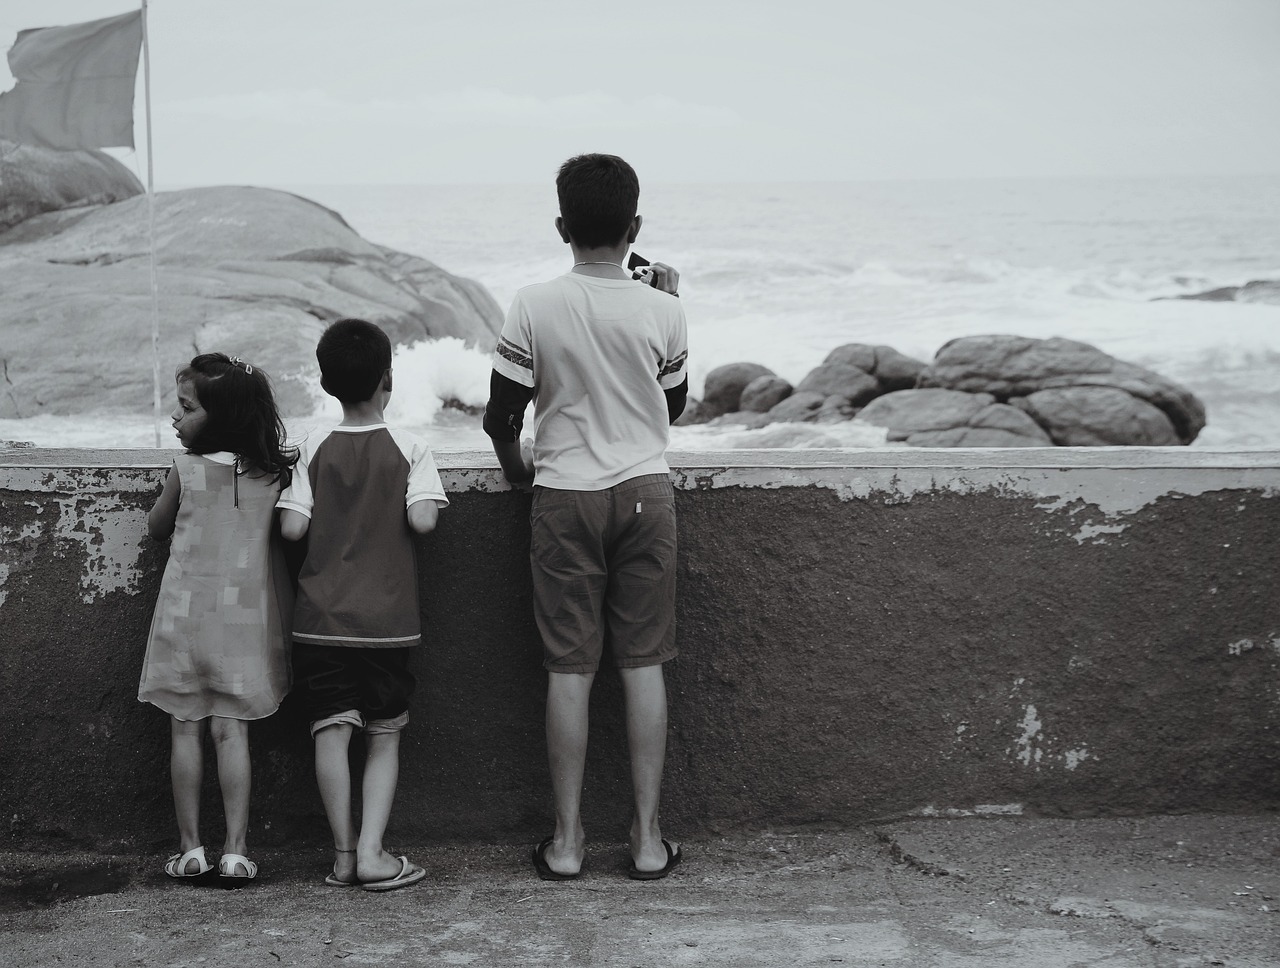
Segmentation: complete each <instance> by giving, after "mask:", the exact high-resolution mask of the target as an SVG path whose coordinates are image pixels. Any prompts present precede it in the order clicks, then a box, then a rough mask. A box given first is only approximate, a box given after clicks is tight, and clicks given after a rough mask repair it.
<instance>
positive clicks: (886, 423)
mask: <svg viewBox="0 0 1280 968" xmlns="http://www.w3.org/2000/svg"><path fill="white" fill-rule="evenodd" d="M993 403H995V397H993V396H991V394H989V393H963V392H961V391H959V390H939V389H931V390H896V391H894V392H893V393H886V394H885V395H884V396H882V397H877V398H876V399H875V400H872V401H871V402H870V403H869V404H867V405H866V406H865V407H863V408H862V410H861V411H860V412H859V413H858V416H857V417H856V418H855V419H856V420H858V421H859V422H861V423H868V424H873V425H874V426H876V427H884V428H885V429H886V430H887V431H888V439H889V440H891V441H893V440H906V439H907V438H908V437H910V436H911V435H912V434H915V433H920V432H922V431H929V430H951V429H954V428H956V427H967V426H969V421H970V420H971V419H973V417H975V416H976V415H977V414H978V413H979V412H981V411H982V410H983V409H984V408H986V407H988V406H990V405H991V404H993Z"/></svg>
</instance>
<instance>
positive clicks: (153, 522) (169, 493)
mask: <svg viewBox="0 0 1280 968" xmlns="http://www.w3.org/2000/svg"><path fill="white" fill-rule="evenodd" d="M181 495H182V481H181V479H180V478H179V477H178V469H177V468H176V467H170V468H169V476H168V477H166V478H165V479H164V490H162V491H161V492H160V496H159V497H158V498H156V503H155V505H154V506H153V507H152V508H151V513H150V514H148V515H147V534H149V535H151V537H153V538H155V539H156V540H157V541H161V540H163V539H165V538H167V537H169V535H171V534H173V528H174V525H175V524H176V523H177V521H178V498H179V497H180V496H181Z"/></svg>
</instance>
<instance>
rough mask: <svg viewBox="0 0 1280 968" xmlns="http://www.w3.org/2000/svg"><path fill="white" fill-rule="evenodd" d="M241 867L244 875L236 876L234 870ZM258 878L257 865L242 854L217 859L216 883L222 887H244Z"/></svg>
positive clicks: (227, 855)
mask: <svg viewBox="0 0 1280 968" xmlns="http://www.w3.org/2000/svg"><path fill="white" fill-rule="evenodd" d="M237 867H243V868H244V869H245V873H244V874H237V873H236V868H237ZM257 876H258V865H257V864H255V863H254V862H253V861H251V860H250V859H249V858H248V857H245V856H244V854H223V855H222V856H221V857H219V858H218V883H219V884H221V885H222V886H223V887H244V886H245V885H246V884H248V883H249V882H250V881H252V880H253V879H254V878H255V877H257Z"/></svg>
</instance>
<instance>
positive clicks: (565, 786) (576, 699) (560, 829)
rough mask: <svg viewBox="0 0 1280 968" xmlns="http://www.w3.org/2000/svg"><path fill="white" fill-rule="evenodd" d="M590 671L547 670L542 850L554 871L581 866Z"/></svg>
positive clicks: (572, 871) (573, 870)
mask: <svg viewBox="0 0 1280 968" xmlns="http://www.w3.org/2000/svg"><path fill="white" fill-rule="evenodd" d="M594 681H595V673H594V672H587V673H562V672H552V673H549V674H548V675H547V763H548V765H549V766H550V767H551V795H552V799H553V800H554V802H555V812H556V830H555V834H554V836H553V837H552V840H551V846H549V847H548V848H547V850H546V853H545V854H543V857H544V859H545V860H546V862H547V866H548V867H550V868H551V869H552V870H553V871H555V872H556V873H557V874H576V873H577V872H578V871H579V870H581V869H582V857H583V854H584V853H585V851H586V833H585V832H584V831H583V829H582V774H583V771H584V770H585V769H586V764H587V733H588V722H587V709H588V703H589V701H590V699H591V684H592V682H594Z"/></svg>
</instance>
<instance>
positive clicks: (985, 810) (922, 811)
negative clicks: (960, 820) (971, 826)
mask: <svg viewBox="0 0 1280 968" xmlns="http://www.w3.org/2000/svg"><path fill="white" fill-rule="evenodd" d="M910 816H913V817H1021V816H1022V804H1020V803H975V804H974V805H973V806H972V807H935V806H934V805H933V804H932V803H930V804H927V805H926V806H923V807H919V808H917V809H915V810H912V811H911V813H910Z"/></svg>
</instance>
